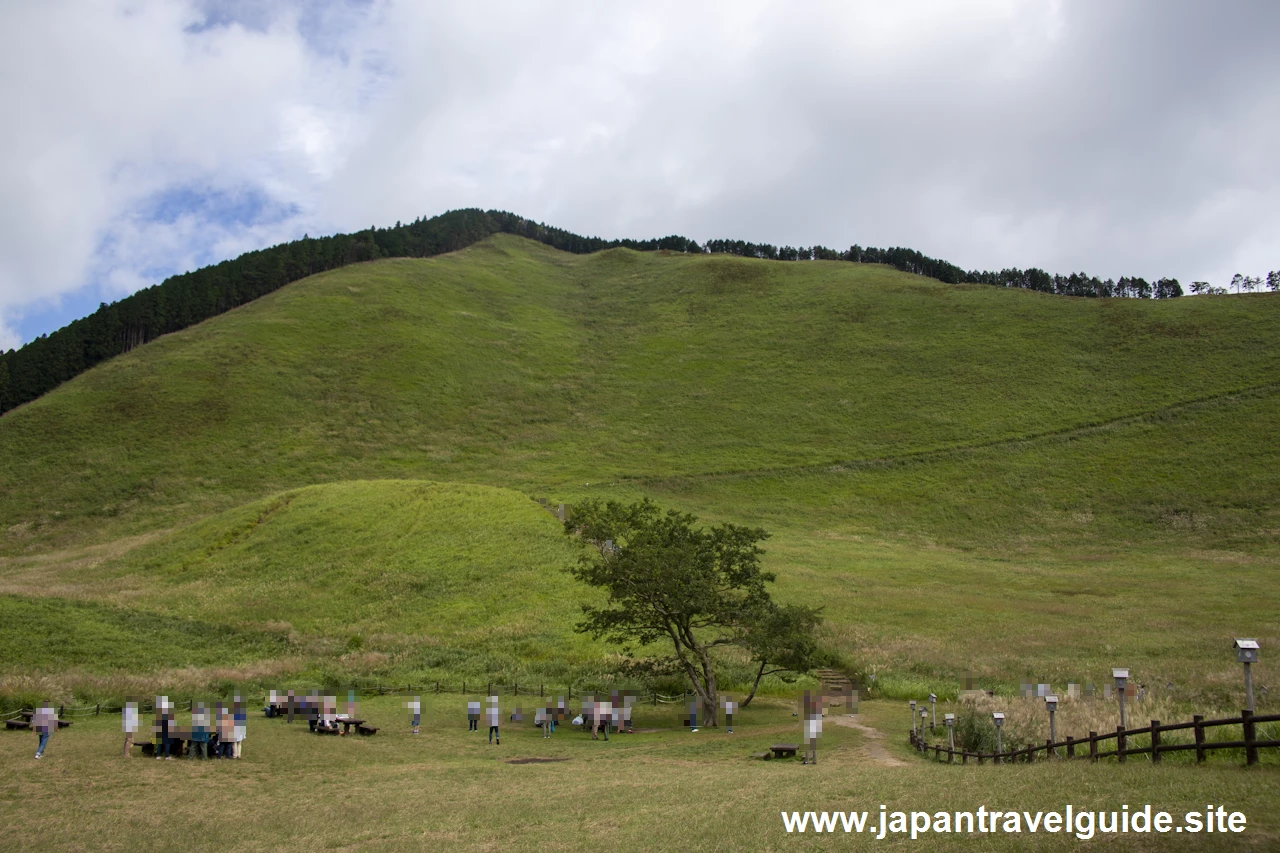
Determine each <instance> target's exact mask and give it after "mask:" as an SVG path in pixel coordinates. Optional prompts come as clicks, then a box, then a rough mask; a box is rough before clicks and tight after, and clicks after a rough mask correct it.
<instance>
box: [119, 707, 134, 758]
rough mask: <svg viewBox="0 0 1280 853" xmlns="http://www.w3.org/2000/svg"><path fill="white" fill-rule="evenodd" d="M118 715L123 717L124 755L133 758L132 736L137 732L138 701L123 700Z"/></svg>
mask: <svg viewBox="0 0 1280 853" xmlns="http://www.w3.org/2000/svg"><path fill="white" fill-rule="evenodd" d="M120 716H121V717H123V719H124V721H123V726H124V757H125V758H133V751H132V750H133V736H134V735H136V734H137V733H138V703H137V702H125V703H124V711H123V713H121V715H120Z"/></svg>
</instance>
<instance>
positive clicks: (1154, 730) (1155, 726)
mask: <svg viewBox="0 0 1280 853" xmlns="http://www.w3.org/2000/svg"><path fill="white" fill-rule="evenodd" d="M1151 763H1152V764H1159V763H1160V721H1159V720H1152V721H1151Z"/></svg>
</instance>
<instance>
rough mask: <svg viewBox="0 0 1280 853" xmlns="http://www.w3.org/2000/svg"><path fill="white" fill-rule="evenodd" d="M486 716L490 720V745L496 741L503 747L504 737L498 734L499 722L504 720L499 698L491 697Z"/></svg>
mask: <svg viewBox="0 0 1280 853" xmlns="http://www.w3.org/2000/svg"><path fill="white" fill-rule="evenodd" d="M485 716H486V717H487V718H488V720H489V743H493V742H494V741H495V740H496V741H497V743H498V745H499V746H501V745H502V735H500V734H499V733H498V722H499V721H500V720H501V719H502V711H501V710H500V709H499V708H498V697H497V696H490V697H489V707H488V708H486V709H485Z"/></svg>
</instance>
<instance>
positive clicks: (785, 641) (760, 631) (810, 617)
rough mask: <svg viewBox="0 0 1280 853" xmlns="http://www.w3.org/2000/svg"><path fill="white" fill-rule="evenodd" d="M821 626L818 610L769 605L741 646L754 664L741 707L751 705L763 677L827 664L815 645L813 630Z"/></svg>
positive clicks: (814, 631)
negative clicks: (756, 664) (748, 686)
mask: <svg viewBox="0 0 1280 853" xmlns="http://www.w3.org/2000/svg"><path fill="white" fill-rule="evenodd" d="M820 624H822V616H821V610H820V608H816V607H802V606H800V605H796V604H788V605H785V606H782V607H778V606H776V605H775V606H773V607H770V608H769V609H768V610H766V611H765V612H764V613H762V614H760V616H759V617H758V618H757V619H756V620H755V621H754V622H753V624H752V625H751V626H750V627H749V628H748V629H747V633H746V636H745V637H744V639H743V645H744V646H746V647H747V649H749V650H750V652H751V660H752V662H753V663H758V664H759V667H758V668H757V669H756V677H755V681H754V682H753V683H752V685H751V693H750V694H748V695H747V698H746V699H743V700H742V707H743V708H745V707H747V706H748V705H750V704H751V700H752V699H754V698H756V691H757V690H759V689H760V682H761V680H762V679H763V678H764V677H765V676H766V675H778V674H783V678H784V679H785V678H787V676H786V675H785V673H798V672H806V671H808V670H810V669H813V668H814V667H816V666H822V665H823V664H824V663H826V662H827V658H828V656H827V655H826V654H825V653H824V651H823V649H822V648H821V647H820V646H819V645H818V637H817V630H818V626H819V625H820Z"/></svg>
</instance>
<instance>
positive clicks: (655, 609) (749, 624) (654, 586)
mask: <svg viewBox="0 0 1280 853" xmlns="http://www.w3.org/2000/svg"><path fill="white" fill-rule="evenodd" d="M696 523H697V518H695V517H694V516H692V515H688V514H685V513H681V512H679V511H677V510H672V509H668V510H665V511H664V510H662V509H661V508H659V507H658V506H657V505H656V504H654V503H653V502H652V501H650V500H648V499H645V500H642V501H640V502H638V503H632V504H628V505H624V504H621V503H617V502H615V501H610V502H608V503H604V504H602V503H600V502H597V501H588V502H586V503H584V504H581V505H579V506H577V507H575V508H574V517H573V518H572V519H571V520H568V521H566V522H565V532H566V533H568V534H570V535H575V536H579V537H581V539H582V540H583V541H585V542H586V543H589V544H590V545H592V546H594V547H593V548H591V549H589V550H588V551H586V552H585V553H584V554H583V556H582V557H581V559H580V560H579V563H578V565H577V566H575V567H574V568H572V569H571V570H570V571H571V573H572V574H573V576H574V577H575V578H576V579H578V580H579V581H582V582H583V583H585V584H588V585H589V586H593V587H596V588H599V589H602V590H604V592H605V593H606V594H607V601H606V603H605V605H604V606H600V607H597V606H595V605H583V608H582V610H583V619H582V621H581V622H580V623H579V624H578V626H577V630H578V631H579V632H582V633H587V634H590V635H592V636H593V637H595V638H597V639H606V640H608V641H610V642H614V643H617V644H619V645H621V646H623V648H624V650H625V651H626V652H627V653H628V654H634V653H635V652H636V651H637V650H644V649H646V647H652V646H655V645H658V646H663V647H665V648H667V649H669V654H667V655H662V656H659V657H656V658H652V657H651V658H649V660H650V662H652V663H653V664H655V665H656V666H657V667H658V668H662V667H665V666H669V667H670V668H672V669H674V670H676V671H678V672H681V673H683V674H684V675H685V676H686V677H687V678H688V680H689V682H690V684H691V685H692V686H693V690H694V692H695V693H696V694H697V696H698V699H699V701H700V703H701V705H702V715H703V719H705V720H706V721H707V724H708V725H716V717H717V709H718V695H719V690H718V683H717V676H716V666H717V661H716V659H715V657H714V654H713V653H714V651H715V650H716V649H717V648H718V647H721V646H731V645H736V646H740V647H743V648H748V649H750V650H751V651H752V652H753V654H761V655H764V656H765V659H767V660H769V661H782V660H783V659H786V660H787V661H791V662H798V661H800V660H802V659H803V658H804V656H805V654H806V652H805V651H804V649H805V648H807V646H804V648H800V647H797V648H796V649H793V650H788V649H785V648H783V646H784V645H786V641H787V639H788V638H790V639H791V640H795V639H796V637H798V636H799V635H801V634H803V633H804V632H803V629H804V628H805V627H808V628H809V629H810V639H811V632H812V628H813V627H814V626H816V621H815V618H814V617H815V616H816V614H815V613H814V612H813V611H810V610H807V609H804V608H779V607H778V606H777V605H776V604H775V603H774V602H773V600H772V598H771V597H770V595H769V592H768V590H767V589H766V584H769V583H771V582H772V581H773V580H774V575H773V573H772V572H767V571H764V570H763V569H762V568H761V566H760V556H761V555H762V554H763V553H764V552H763V551H762V550H761V549H760V547H759V543H760V542H763V541H764V540H765V539H767V538H768V536H769V534H768V533H766V532H765V531H764V530H762V529H760V528H753V527H741V526H738V525H736V524H719V525H715V526H713V527H709V528H704V527H697V526H695V525H696Z"/></svg>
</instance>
